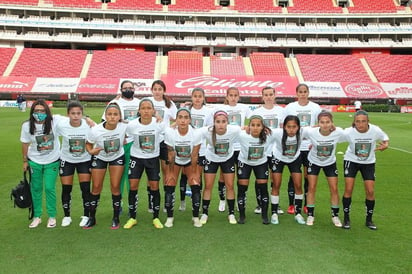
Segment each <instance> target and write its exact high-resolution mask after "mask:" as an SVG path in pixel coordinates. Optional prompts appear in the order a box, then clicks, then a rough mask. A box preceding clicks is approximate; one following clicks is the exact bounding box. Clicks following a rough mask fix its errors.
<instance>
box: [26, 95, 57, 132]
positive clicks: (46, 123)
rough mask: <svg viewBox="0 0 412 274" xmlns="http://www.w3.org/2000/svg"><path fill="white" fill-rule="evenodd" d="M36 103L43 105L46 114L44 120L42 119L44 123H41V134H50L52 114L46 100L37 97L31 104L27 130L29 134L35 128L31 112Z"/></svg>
mask: <svg viewBox="0 0 412 274" xmlns="http://www.w3.org/2000/svg"><path fill="white" fill-rule="evenodd" d="M38 105H40V106H43V107H44V110H45V111H46V114H47V117H46V120H44V123H43V134H50V132H51V130H52V121H53V116H52V114H51V111H50V108H49V106H48V105H47V103H46V101H44V100H43V99H39V100H37V101H35V102H34V103H33V104H32V105H31V108H30V118H29V123H30V124H29V125H30V129H29V132H30V134H31V135H34V131H35V130H36V120H35V119H34V117H33V113H34V108H35V107H36V106H38Z"/></svg>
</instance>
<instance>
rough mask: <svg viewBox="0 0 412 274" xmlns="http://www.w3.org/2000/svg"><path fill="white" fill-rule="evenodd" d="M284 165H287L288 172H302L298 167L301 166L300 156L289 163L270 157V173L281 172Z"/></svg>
mask: <svg viewBox="0 0 412 274" xmlns="http://www.w3.org/2000/svg"><path fill="white" fill-rule="evenodd" d="M285 166H288V168H289V172H290V173H302V170H301V169H300V167H301V166H302V162H301V159H300V157H298V158H297V159H296V160H295V161H293V162H291V163H285V162H282V161H281V160H279V159H276V158H274V157H272V161H271V162H270V169H271V170H272V173H283V168H284V167H285Z"/></svg>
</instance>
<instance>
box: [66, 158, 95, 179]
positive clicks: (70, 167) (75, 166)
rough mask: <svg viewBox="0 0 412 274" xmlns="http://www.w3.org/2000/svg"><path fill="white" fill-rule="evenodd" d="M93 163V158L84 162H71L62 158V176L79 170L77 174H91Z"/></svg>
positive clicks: (70, 174)
mask: <svg viewBox="0 0 412 274" xmlns="http://www.w3.org/2000/svg"><path fill="white" fill-rule="evenodd" d="M91 164H92V161H91V160H90V161H87V162H82V163H70V162H67V161H63V160H60V169H59V174H60V177H64V176H72V175H73V174H74V172H75V171H77V174H90V168H91Z"/></svg>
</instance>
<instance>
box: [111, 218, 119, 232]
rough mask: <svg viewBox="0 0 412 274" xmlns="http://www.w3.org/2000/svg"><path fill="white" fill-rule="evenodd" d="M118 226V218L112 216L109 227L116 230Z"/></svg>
mask: <svg viewBox="0 0 412 274" xmlns="http://www.w3.org/2000/svg"><path fill="white" fill-rule="evenodd" d="M119 227H120V220H119V218H113V219H112V225H111V227H110V229H112V230H116V229H119Z"/></svg>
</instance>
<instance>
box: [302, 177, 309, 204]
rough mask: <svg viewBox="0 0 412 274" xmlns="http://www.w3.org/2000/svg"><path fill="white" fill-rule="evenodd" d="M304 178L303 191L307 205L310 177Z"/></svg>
mask: <svg viewBox="0 0 412 274" xmlns="http://www.w3.org/2000/svg"><path fill="white" fill-rule="evenodd" d="M303 179H304V184H303V193H304V201H305V203H304V206H306V205H307V202H306V194H308V189H309V180H308V178H303Z"/></svg>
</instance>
